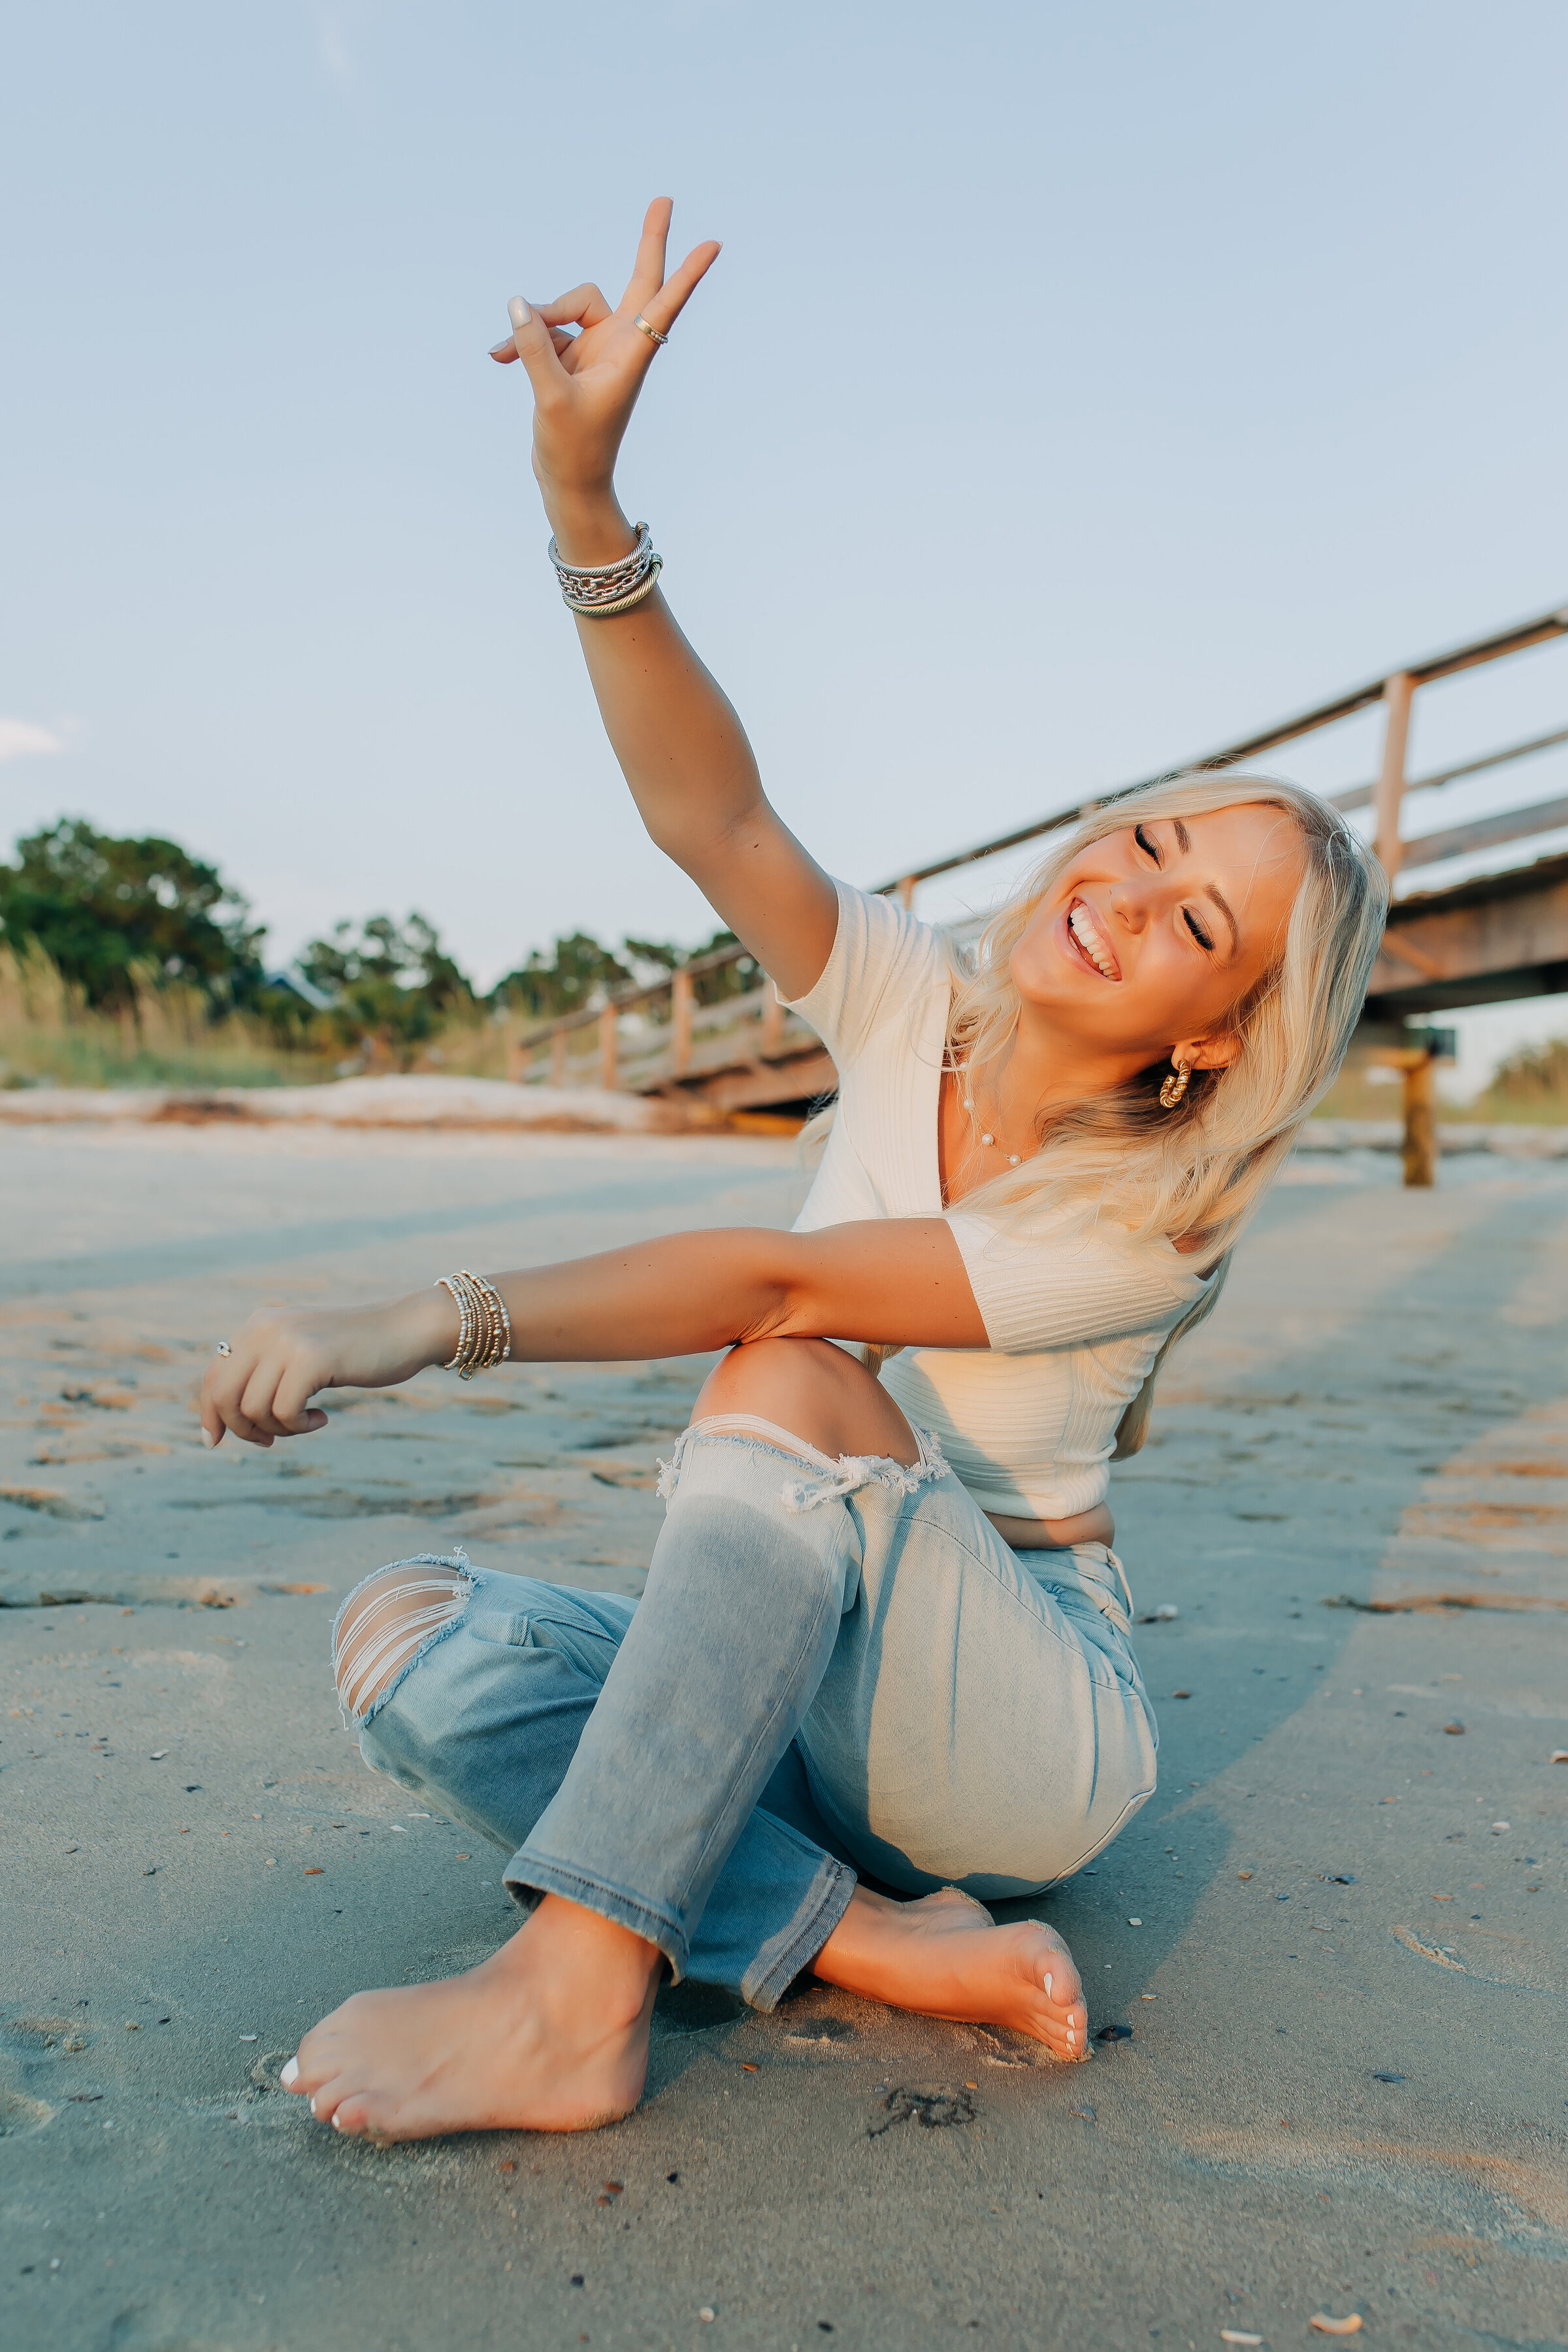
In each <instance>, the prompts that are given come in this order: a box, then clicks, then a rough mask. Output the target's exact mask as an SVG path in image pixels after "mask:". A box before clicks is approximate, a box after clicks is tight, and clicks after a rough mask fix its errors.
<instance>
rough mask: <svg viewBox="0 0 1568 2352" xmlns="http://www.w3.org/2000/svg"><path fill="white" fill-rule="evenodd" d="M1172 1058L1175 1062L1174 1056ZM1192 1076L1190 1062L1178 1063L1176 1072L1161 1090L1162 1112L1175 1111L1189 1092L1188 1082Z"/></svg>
mask: <svg viewBox="0 0 1568 2352" xmlns="http://www.w3.org/2000/svg"><path fill="white" fill-rule="evenodd" d="M1171 1058H1172V1060H1173V1061H1175V1055H1172V1056H1171ZM1192 1075H1193V1066H1192V1064H1191V1063H1190V1062H1176V1066H1175V1068H1174V1070H1173V1072H1172V1074H1171V1076H1169V1077H1168V1078H1167V1079H1166V1080H1165V1083H1164V1085H1163V1087H1161V1088H1160V1108H1161V1109H1162V1110H1174V1109H1175V1108H1176V1105H1177V1104H1178V1103H1179V1102H1180V1101H1181V1099H1182V1097H1183V1096H1184V1094H1185V1093H1186V1091H1187V1080H1188V1079H1189V1078H1190V1077H1191V1076H1192Z"/></svg>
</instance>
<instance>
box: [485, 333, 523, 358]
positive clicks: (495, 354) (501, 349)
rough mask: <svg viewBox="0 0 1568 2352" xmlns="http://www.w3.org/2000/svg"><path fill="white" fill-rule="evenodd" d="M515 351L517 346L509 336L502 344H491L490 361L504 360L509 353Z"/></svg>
mask: <svg viewBox="0 0 1568 2352" xmlns="http://www.w3.org/2000/svg"><path fill="white" fill-rule="evenodd" d="M516 349H517V345H516V344H515V343H514V342H513V341H512V339H511V337H510V335H509V336H508V337H507V339H506V341H505V342H504V343H492V344H491V345H490V357H491V359H492V360H501V359H505V357H506V355H507V353H508V352H515V351H516Z"/></svg>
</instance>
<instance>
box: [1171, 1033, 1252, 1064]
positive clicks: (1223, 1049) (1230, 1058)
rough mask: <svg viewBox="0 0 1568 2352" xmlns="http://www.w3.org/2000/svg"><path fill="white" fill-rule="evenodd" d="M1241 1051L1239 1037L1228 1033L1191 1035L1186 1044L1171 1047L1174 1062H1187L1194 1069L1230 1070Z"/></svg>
mask: <svg viewBox="0 0 1568 2352" xmlns="http://www.w3.org/2000/svg"><path fill="white" fill-rule="evenodd" d="M1240 1052H1241V1040H1240V1038H1239V1037H1237V1036H1232V1035H1230V1034H1225V1035H1222V1036H1218V1037H1189V1038H1188V1039H1187V1040H1186V1042H1185V1044H1184V1045H1174V1046H1173V1047H1172V1049H1171V1059H1172V1061H1173V1062H1185V1063H1187V1064H1188V1065H1189V1066H1190V1067H1191V1068H1193V1069H1194V1070H1228V1069H1229V1067H1230V1066H1231V1064H1232V1063H1233V1062H1234V1061H1235V1060H1236V1059H1237V1056H1238V1055H1239V1054H1240Z"/></svg>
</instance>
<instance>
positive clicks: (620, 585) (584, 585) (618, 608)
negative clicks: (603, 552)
mask: <svg viewBox="0 0 1568 2352" xmlns="http://www.w3.org/2000/svg"><path fill="white" fill-rule="evenodd" d="M549 553H550V561H551V562H552V564H553V565H554V567H555V577H556V579H557V581H558V582H559V583H560V586H561V601H562V603H563V604H564V605H565V607H566V609H567V611H568V612H570V613H582V614H586V615H587V616H588V618H590V619H592V620H600V621H603V620H608V618H609V617H610V615H611V614H612V613H625V612H627V611H629V610H630V608H631V606H632V605H634V604H641V602H642V600H643V598H644V597H645V596H647V595H649V594H651V593H652V592H653V590H654V588H655V587H656V586H657V585H658V575H659V572H660V571H661V570H662V569H663V565H664V558H663V556H662V555H656V554H655V553H654V546H653V533H652V531H651V530H649V529H648V527H647V523H646V522H639V523H638V525H637V545H636V546H635V547H634V548H633V549H632V550H631V551H630V553H629V554H627V555H622V556H618V557H617V558H616V561H615V562H614V563H565V562H563V561H562V558H561V553H560V551H559V549H558V548H557V547H556V544H555V541H554V539H553V538H552V540H551V541H550V550H549Z"/></svg>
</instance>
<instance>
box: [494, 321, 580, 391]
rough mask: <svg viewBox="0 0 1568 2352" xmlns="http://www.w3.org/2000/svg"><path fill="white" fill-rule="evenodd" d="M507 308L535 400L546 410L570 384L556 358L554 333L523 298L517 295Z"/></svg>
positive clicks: (515, 342) (520, 357)
mask: <svg viewBox="0 0 1568 2352" xmlns="http://www.w3.org/2000/svg"><path fill="white" fill-rule="evenodd" d="M506 307H507V313H508V316H509V317H510V320H511V331H512V343H513V346H514V348H515V350H516V352H517V355H518V358H519V359H520V360H521V362H522V364H523V366H524V367H525V368H526V369H527V370H528V378H529V382H530V383H531V384H532V386H533V397H534V399H535V400H536V401H537V402H538V403H539V404H541V405H543V404H545V403H546V402H547V401H552V400H555V399H557V398H559V396H560V394H562V393H563V391H564V390H565V388H566V384H567V383H568V381H569V379H568V376H567V373H566V370H565V369H564V368H563V366H562V364H561V362H560V360H559V359H558V358H557V357H556V353H555V344H554V341H553V340H552V336H551V332H550V329H549V328H548V327H547V326H546V324H545V322H544V320H543V319H542V317H541V316H540V313H539V312H538V311H537V310H534V309H533V308H532V307H531V304H529V303H527V302H525V301H524V300H523V299H522V297H521V294H514V295H513V296H512V299H511V300H510V302H509V303H508V304H507V306H506Z"/></svg>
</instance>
